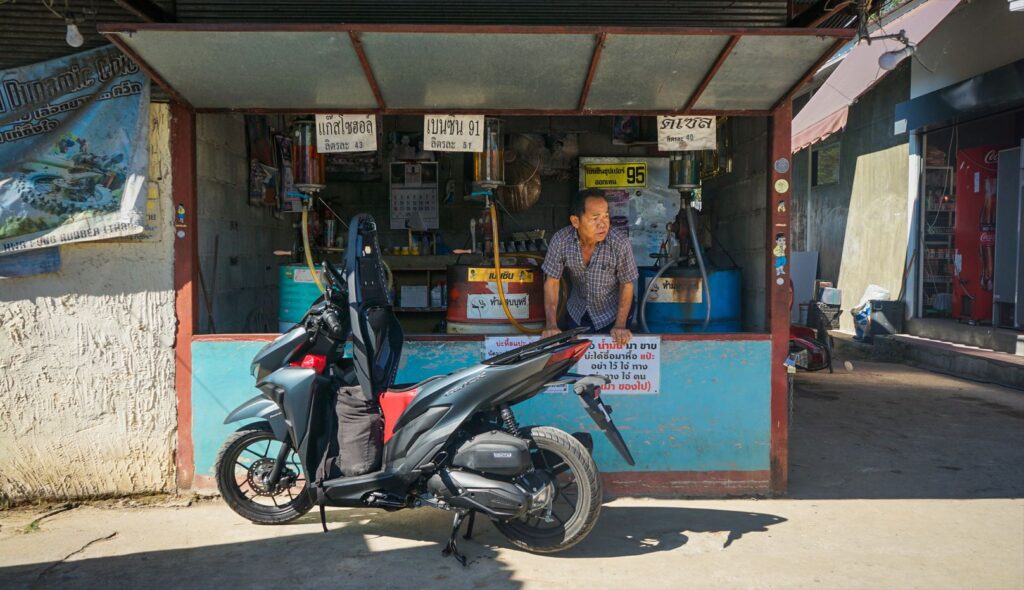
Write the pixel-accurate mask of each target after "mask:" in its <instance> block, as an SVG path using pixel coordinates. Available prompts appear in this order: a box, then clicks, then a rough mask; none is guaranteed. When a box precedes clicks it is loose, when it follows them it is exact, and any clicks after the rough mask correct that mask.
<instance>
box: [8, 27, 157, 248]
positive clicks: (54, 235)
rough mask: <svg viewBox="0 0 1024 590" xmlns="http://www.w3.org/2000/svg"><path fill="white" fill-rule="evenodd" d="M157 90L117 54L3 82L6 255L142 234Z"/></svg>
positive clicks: (35, 69) (67, 60) (22, 72)
mask: <svg viewBox="0 0 1024 590" xmlns="http://www.w3.org/2000/svg"><path fill="white" fill-rule="evenodd" d="M148 136H149V80H148V78H147V77H146V75H145V74H144V73H142V71H141V70H139V67H138V66H137V65H136V64H135V63H134V62H133V61H131V60H130V59H129V58H128V57H127V56H125V55H124V54H122V53H121V52H120V51H119V50H118V49H117V48H115V47H113V46H107V47H100V48H98V49H94V50H91V51H85V52H82V53H77V54H75V55H70V56H67V57H64V58H61V59H55V60H52V61H48V62H44V63H40V64H35V65H31V66H26V67H22V68H17V69H13V70H6V71H2V72H0V255H2V254H6V253H10V252H19V251H23V250H31V249H35V248H43V247H47V246H55V245H58V244H67V243H69V242H79V241H84V240H100V239H106V238H115V237H122V236H128V235H133V234H137V233H140V232H142V231H143V229H144V224H145V220H146V191H145V187H146V172H147V165H148Z"/></svg>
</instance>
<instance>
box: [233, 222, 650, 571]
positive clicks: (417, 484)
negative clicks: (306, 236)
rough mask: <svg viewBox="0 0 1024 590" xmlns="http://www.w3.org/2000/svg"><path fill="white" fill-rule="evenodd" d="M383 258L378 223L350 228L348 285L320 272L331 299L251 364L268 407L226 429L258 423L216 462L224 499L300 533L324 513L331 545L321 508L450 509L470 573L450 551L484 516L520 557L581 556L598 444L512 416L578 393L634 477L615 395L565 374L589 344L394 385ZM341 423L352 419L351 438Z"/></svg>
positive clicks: (539, 347) (532, 350)
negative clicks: (553, 396) (298, 523)
mask: <svg viewBox="0 0 1024 590" xmlns="http://www.w3.org/2000/svg"><path fill="white" fill-rule="evenodd" d="M380 256H381V253H380V247H379V245H378V241H377V229H376V224H375V222H374V221H373V218H372V217H370V216H369V215H358V216H356V217H355V218H354V219H353V220H352V223H351V225H350V229H349V238H348V248H347V250H346V264H345V268H344V271H343V272H339V270H338V269H337V268H335V267H334V266H333V265H331V264H330V263H328V262H325V263H324V275H325V278H326V282H327V285H328V287H327V291H326V293H325V294H324V295H323V296H322V297H321V298H320V299H318V300H317V301H316V302H315V303H314V304H313V305H312V307H310V309H309V311H308V312H307V313H306V315H305V317H304V318H303V319H302V321H300V322H299V323H298V324H297V325H296V326H295V327H294V328H292V329H291V330H289V331H288V332H286V333H285V334H282V335H281V336H280V337H278V338H277V339H276V340H274V341H273V342H271V343H270V344H268V345H267V346H265V347H263V349H262V350H260V352H259V353H257V355H256V357H255V358H254V359H253V363H252V371H253V372H254V373H255V375H256V381H257V383H256V386H257V387H258V388H259V389H260V391H261V392H262V393H261V395H258V396H256V397H254V398H252V399H251V400H249V401H247V402H245V403H244V404H242V405H241V406H239V407H238V408H237V409H235V410H234V411H233V412H231V414H229V415H228V417H227V418H226V419H225V423H231V422H236V421H241V420H249V419H253V418H256V419H258V421H256V422H253V423H250V424H246V425H245V426H242V427H241V428H239V429H238V430H237V431H236V432H235V433H234V434H233V435H231V437H229V438H228V440H227V441H226V442H225V443H224V446H223V447H222V448H221V451H220V453H219V455H218V458H217V463H216V476H217V485H218V487H219V489H220V492H221V494H222V496H223V498H224V500H225V501H226V502H227V504H228V505H229V506H230V507H231V508H232V509H233V510H234V511H235V512H237V513H238V514H240V515H241V516H243V517H245V518H247V519H249V520H251V521H252V522H255V523H259V524H279V523H284V522H288V521H291V520H294V519H296V518H298V517H300V516H302V515H303V514H305V513H306V512H308V511H309V510H310V509H311V508H312V507H313V506H314V505H317V504H318V505H319V506H320V515H321V522H322V523H323V526H324V530H325V531H326V530H327V526H326V521H325V519H324V506H349V507H365V506H372V507H380V508H384V509H386V510H398V509H405V508H419V507H426V506H429V507H434V508H439V509H442V510H447V511H450V512H452V513H453V515H454V522H453V524H452V529H451V535H450V538H449V540H448V544H447V546H446V547H445V550H444V552H443V553H444V554H445V555H454V556H455V557H456V558H457V559H458V560H459V561H460V562H461V563H462V564H463V565H465V563H466V561H465V558H464V557H463V556H462V555H461V554H460V553H459V551H458V547H457V545H456V537H457V535H458V532H459V529H460V527H461V525H462V523H463V520H464V519H465V518H466V517H467V516H468V517H469V524H468V531H467V534H466V538H469V537H470V536H471V535H472V529H473V521H474V519H475V516H476V514H477V513H480V514H483V515H484V516H486V517H488V518H490V519H491V520H492V521H493V522H494V524H495V526H496V527H497V529H498V530H499V531H500V532H501V533H502V534H503V535H505V536H506V537H507V538H508V539H509V540H510V541H511V542H512V543H513V544H514V545H516V546H518V547H520V548H523V549H526V550H527V551H533V552H537V553H553V552H557V551H562V550H564V549H567V548H569V547H572V546H573V545H575V544H577V543H579V542H580V541H582V540H583V539H584V538H585V537H586V536H587V534H588V533H589V532H590V531H591V529H592V528H593V527H594V525H595V523H596V522H597V518H598V514H599V513H600V510H601V480H600V477H599V474H598V470H597V466H596V465H595V463H594V460H593V458H592V457H591V451H592V450H593V442H592V440H591V438H590V436H589V435H587V434H576V435H570V434H568V433H566V432H563V431H562V430H559V429H556V428H552V427H550V426H531V427H524V428H521V427H520V426H519V425H518V423H517V422H516V418H515V416H514V415H513V413H512V407H513V406H515V405H516V404H518V403H521V402H524V401H526V400H528V399H530V398H532V397H534V396H536V395H537V394H538V393H540V392H541V391H543V390H544V389H546V388H548V387H552V386H558V385H562V386H568V387H571V388H572V390H573V391H574V392H575V393H576V395H577V396H578V397H579V399H580V401H581V402H582V404H583V406H584V409H585V410H586V411H587V413H588V414H589V415H590V416H591V418H593V420H594V421H595V422H596V423H597V425H598V427H599V428H600V429H601V430H602V431H603V432H604V433H605V435H606V436H607V437H608V439H609V441H610V442H611V444H612V445H613V446H614V447H615V448H616V450H618V452H619V453H620V454H621V455H622V457H623V459H625V460H626V462H628V463H629V464H630V465H633V464H634V461H633V457H632V455H631V454H630V452H629V449H628V448H627V446H626V444H625V442H624V441H623V439H622V436H621V434H620V433H619V431H618V429H617V428H616V427H615V425H614V423H613V422H612V419H611V416H610V414H611V407H610V406H608V405H607V404H605V403H604V402H603V400H602V399H601V395H600V393H601V387H602V386H603V385H606V384H607V380H606V379H605V378H604V377H601V376H596V375H591V376H582V375H575V374H571V373H569V370H570V368H571V367H572V366H573V365H574V364H576V362H577V361H579V359H580V358H582V357H583V355H584V353H586V351H587V349H588V348H590V341H589V340H585V339H581V338H579V335H580V333H581V331H580V330H573V331H569V332H563V333H561V334H559V335H557V336H552V337H550V338H545V339H542V340H539V341H537V342H534V343H532V344H529V345H527V346H524V347H521V348H517V349H515V350H512V351H510V352H507V353H505V354H501V355H499V356H495V357H492V358H490V359H487V360H485V361H483V362H482V363H480V364H476V365H473V366H470V367H467V368H465V369H462V370H459V371H456V372H453V373H450V374H448V375H442V376H436V377H431V378H430V379H427V380H425V381H422V382H420V383H417V384H415V385H408V386H403V385H394V384H393V380H394V378H395V374H396V372H397V369H398V364H399V359H400V357H401V352H402V343H403V335H402V329H401V326H400V325H399V323H398V320H397V319H396V318H395V315H394V312H393V308H392V302H391V295H390V293H389V290H388V289H387V282H386V280H385V275H384V267H383V264H382V261H381V258H380ZM350 336H351V338H352V357H351V358H346V357H344V354H343V353H344V346H345V342H346V341H347V340H348V338H349V337H350ZM341 402H345V403H347V404H348V405H339V404H340V403H341ZM349 402H351V403H349ZM338 408H341V410H338ZM345 408H348V409H349V410H352V411H355V414H356V416H357V418H358V420H356V421H354V422H352V424H355V426H353V427H351V428H347V427H349V426H350V423H349V422H346V420H348V418H346V416H347V415H348V414H346V412H347V411H348V410H345ZM381 408H382V411H381ZM367 410H368V411H367ZM360 412H361V413H360ZM381 414H383V420H381ZM339 422H341V425H340V430H339ZM364 434H365V436H363V435H364ZM336 443H337V444H336ZM381 445H382V446H383V448H382V449H381ZM375 448H376V449H377V450H378V451H380V450H382V453H378V454H374V452H373V450H374V449H375ZM367 449H369V450H370V452H367ZM353 457H355V459H356V460H353ZM339 466H340V467H342V468H343V469H347V470H348V472H345V473H340V472H339V470H338V467H339Z"/></svg>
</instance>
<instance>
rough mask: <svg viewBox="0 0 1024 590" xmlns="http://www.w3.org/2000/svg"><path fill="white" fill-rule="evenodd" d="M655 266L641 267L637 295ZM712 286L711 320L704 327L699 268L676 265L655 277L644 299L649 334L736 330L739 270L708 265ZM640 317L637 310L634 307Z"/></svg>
mask: <svg viewBox="0 0 1024 590" xmlns="http://www.w3.org/2000/svg"><path fill="white" fill-rule="evenodd" d="M657 272H658V269H657V268H653V267H643V268H641V269H640V281H639V285H638V289H637V297H643V296H644V293H645V291H646V289H647V285H648V284H649V283H650V280H651V278H653V277H654V275H655V274H656V273H657ZM708 286H709V288H710V290H711V301H712V305H711V322H710V323H709V324H708V327H707V328H704V315H705V313H706V312H705V310H706V305H707V296H706V294H705V293H704V291H703V285H702V279H701V276H700V269H698V268H690V267H682V266H676V267H675V268H671V269H669V270H667V271H665V272H664V273H663V274H662V275H661V277H660V278H659V279H658V284H657V288H656V289H655V290H654V292H652V293H651V296H650V297H649V298H648V301H647V310H646V316H647V328H648V330H649V331H650V332H651V333H652V334H678V333H682V332H739V331H740V330H741V329H742V328H741V322H740V310H741V308H742V302H741V300H740V298H741V293H742V281H741V274H740V270H739V269H738V268H732V269H716V268H708ZM637 314H638V315H637V317H639V311H637Z"/></svg>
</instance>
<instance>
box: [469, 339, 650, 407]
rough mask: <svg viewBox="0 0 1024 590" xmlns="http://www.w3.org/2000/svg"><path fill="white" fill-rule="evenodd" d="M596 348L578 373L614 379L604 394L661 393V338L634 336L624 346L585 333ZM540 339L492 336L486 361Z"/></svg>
mask: <svg viewBox="0 0 1024 590" xmlns="http://www.w3.org/2000/svg"><path fill="white" fill-rule="evenodd" d="M582 337H583V338H586V339H587V340H590V341H591V343H592V344H593V346H591V348H590V350H588V351H587V354H586V355H584V356H583V359H582V360H580V362H579V363H577V364H576V368H575V369H574V370H573V372H574V373H579V374H581V375H603V376H605V377H607V378H609V379H611V380H612V382H611V383H609V384H608V385H606V386H605V387H604V388H602V389H601V392H602V394H627V395H637V394H656V393H661V337H660V336H633V339H632V340H630V341H629V344H627V345H625V346H620V345H618V344H616V343H615V341H614V340H612V338H611V336H600V335H590V334H584V335H583V336H582ZM535 340H537V337H536V336H488V337H487V338H485V339H484V354H485V355H486V358H490V357H492V356H494V355H497V354H501V353H504V352H508V351H510V350H512V349H514V348H519V347H520V346H525V345H526V344H529V343H530V342H533V341H535Z"/></svg>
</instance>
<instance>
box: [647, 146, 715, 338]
mask: <svg viewBox="0 0 1024 590" xmlns="http://www.w3.org/2000/svg"><path fill="white" fill-rule="evenodd" d="M668 185H669V188H674V189H676V190H678V191H679V198H680V200H681V201H682V202H681V207H682V209H683V211H684V213H685V216H686V225H687V230H688V232H687V233H689V236H690V242H691V245H692V248H691V253H692V255H693V257H694V259H695V261H696V263H697V267H698V268H699V269H700V275H701V288H702V289H703V292H704V298H705V302H706V304H705V306H704V323H703V326H702V329H705V330H706V329H707V327H708V324H710V323H711V304H712V302H711V289H710V285H709V282H708V272H707V265H706V264H705V261H704V250H703V248H702V247H701V245H700V237H699V236H698V234H697V224H696V222H695V221H694V210H697V211H700V210H701V208H702V205H703V200H702V199H703V195H702V193H701V183H700V159H699V158H698V153H697V152H672V154H670V155H669V184H668ZM674 230H675V228H674V226H673V227H671V228H669V237H668V238H666V242H665V244H666V247H665V248H663V251H664V254H663V255H661V256H659V258H658V260H657V264H658V265H659V267H658V271H657V272H656V273H655V274H654V277H653V278H651V281H650V282H649V283H648V284H647V288H646V289H645V290H644V294H643V298H642V299H641V301H640V327H641V328H642V329H643V331H644V332H650V330H649V329H648V327H647V301H648V299H649V298H650V295H651V291H652V290H653V289H654V288H655V285H657V282H658V279H660V278H661V276H662V275H663V274H665V272H667V271H668V270H669V269H671V268H673V267H675V266H676V265H678V264H680V262H681V260H680V248H679V247H678V241H676V244H675V247H673V244H672V237H673V235H672V234H674Z"/></svg>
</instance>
